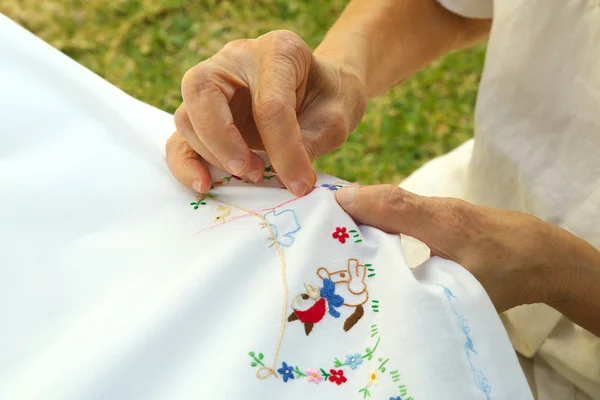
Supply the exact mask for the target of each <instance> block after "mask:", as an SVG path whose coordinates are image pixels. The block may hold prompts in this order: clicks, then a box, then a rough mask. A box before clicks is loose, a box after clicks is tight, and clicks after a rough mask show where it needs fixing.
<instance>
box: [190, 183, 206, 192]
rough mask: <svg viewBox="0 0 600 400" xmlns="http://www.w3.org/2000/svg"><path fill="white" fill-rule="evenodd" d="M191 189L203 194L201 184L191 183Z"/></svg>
mask: <svg viewBox="0 0 600 400" xmlns="http://www.w3.org/2000/svg"><path fill="white" fill-rule="evenodd" d="M192 188H193V189H194V190H195V191H196V192H198V193H204V188H203V187H202V182H200V181H194V182H192Z"/></svg>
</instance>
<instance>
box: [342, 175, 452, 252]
mask: <svg viewBox="0 0 600 400" xmlns="http://www.w3.org/2000/svg"><path fill="white" fill-rule="evenodd" d="M336 197H337V201H338V203H339V204H340V206H341V207H342V208H343V209H344V210H345V211H346V212H347V213H348V214H349V215H350V216H351V217H352V218H354V219H355V220H356V221H357V222H359V223H361V224H364V225H370V226H373V227H375V228H378V229H380V230H382V231H384V232H387V233H395V234H400V233H402V234H405V235H408V236H412V237H414V238H416V239H418V240H420V241H422V242H423V243H425V244H427V245H429V246H430V247H431V245H434V246H435V244H437V243H440V239H442V238H443V236H444V235H447V232H446V233H445V232H444V231H445V229H443V228H444V226H445V221H446V219H445V217H444V214H445V213H447V212H448V210H447V208H448V207H447V206H445V204H444V202H443V200H444V199H441V198H435V197H423V196H419V195H416V194H414V193H411V192H407V191H406V190H404V189H401V188H399V187H398V186H394V185H378V186H361V187H359V186H354V187H345V188H342V189H340V190H338V191H337V193H336Z"/></svg>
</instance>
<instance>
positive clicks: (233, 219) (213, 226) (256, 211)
mask: <svg viewBox="0 0 600 400" xmlns="http://www.w3.org/2000/svg"><path fill="white" fill-rule="evenodd" d="M300 199H301V197H298V198H295V199H291V200H287V201H284V202H283V203H281V204H278V205H276V206H275V207H269V208H263V209H262V210H255V211H252V210H246V209H244V208H241V207H237V206H232V207H235V208H237V209H238V210H242V211H244V212H246V213H247V214H244V215H238V216H237V217H233V218H229V219H228V220H227V221H225V222H223V223H220V224H215V225H212V226H209V227H207V228H204V229H202V230H200V231H198V232H196V233H193V234H192V236H196V235H199V234H200V233H202V232H206V231H209V230H211V229H214V228H216V227H217V226H223V225H225V224H227V223H229V222H233V221H237V220H238V219H242V218H246V217H250V216H252V215H254V216H256V214H258V213H261V212H265V211H273V210H275V209H276V208H279V207H283V206H285V205H287V204H290V203H293V202H295V201H298V200H300ZM217 201H220V200H217ZM221 203H223V202H222V201H221ZM224 204H226V203H224Z"/></svg>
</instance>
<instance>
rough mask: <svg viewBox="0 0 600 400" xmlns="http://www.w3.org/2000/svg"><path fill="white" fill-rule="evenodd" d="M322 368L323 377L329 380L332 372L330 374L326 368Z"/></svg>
mask: <svg viewBox="0 0 600 400" xmlns="http://www.w3.org/2000/svg"><path fill="white" fill-rule="evenodd" d="M319 369H320V370H321V374H322V375H323V379H325V380H327V379H328V378H329V377H330V376H331V374H328V373H327V372H325V370H324V369H323V368H319Z"/></svg>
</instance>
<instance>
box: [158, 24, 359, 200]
mask: <svg viewBox="0 0 600 400" xmlns="http://www.w3.org/2000/svg"><path fill="white" fill-rule="evenodd" d="M181 89H182V97H183V103H182V104H181V106H180V107H179V108H178V109H177V111H176V113H175V124H176V127H177V131H176V132H175V133H174V134H173V135H172V136H171V138H170V139H169V141H168V143H167V160H168V164H169V168H170V169H171V171H172V172H173V174H174V175H175V177H176V178H177V180H178V181H179V182H181V183H182V184H183V185H185V186H187V187H190V188H192V189H194V190H195V191H197V192H200V193H204V192H207V191H208V190H209V189H210V188H211V184H212V180H211V176H210V172H209V170H208V168H207V167H206V166H205V165H204V163H203V162H202V160H205V161H207V162H209V163H210V164H213V165H215V166H217V167H219V168H221V169H223V170H226V171H228V172H229V173H231V174H233V175H237V176H243V177H245V178H246V179H248V180H250V181H253V182H258V181H260V180H261V179H262V178H263V176H264V167H265V165H264V162H263V161H262V159H261V158H260V157H258V156H257V155H256V154H254V153H253V152H252V150H266V152H267V155H268V156H269V158H270V161H271V163H272V165H273V167H274V169H275V170H276V172H277V175H278V177H279V179H280V181H281V182H282V183H283V184H284V185H285V186H286V187H287V188H288V189H289V190H290V191H291V192H292V193H293V194H294V195H296V196H302V195H304V194H307V193H309V192H310V191H311V190H312V188H313V186H314V183H315V179H316V177H315V174H314V170H313V169H312V166H311V164H312V161H313V160H314V159H315V158H316V157H319V156H322V155H324V154H327V153H329V152H331V151H333V150H335V149H337V148H338V147H340V146H341V145H342V144H343V143H344V141H345V140H346V139H347V137H348V135H349V134H350V132H351V131H352V130H354V128H355V127H356V125H358V123H359V121H360V119H361V118H362V116H363V114H364V111H365V107H366V95H365V87H364V83H363V82H362V81H361V79H360V78H359V77H358V75H357V74H356V73H355V72H354V71H352V69H351V68H348V67H346V66H344V65H339V64H336V63H334V62H329V61H325V60H324V59H323V58H317V57H316V56H315V55H314V54H313V53H312V52H311V50H310V49H309V47H308V45H306V43H304V41H302V39H301V38H300V37H299V36H297V35H296V34H294V33H292V32H289V31H273V32H269V33H267V34H265V35H263V36H260V37H259V38H257V39H252V40H236V41H233V42H231V43H228V44H227V45H226V46H225V47H224V48H223V49H222V50H221V51H220V52H219V53H217V54H216V55H215V56H213V57H211V58H209V59H207V60H205V61H202V62H201V63H199V64H197V65H196V66H194V67H193V68H191V69H190V70H189V71H187V73H186V74H185V76H184V77H183V81H182V87H181Z"/></svg>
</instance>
